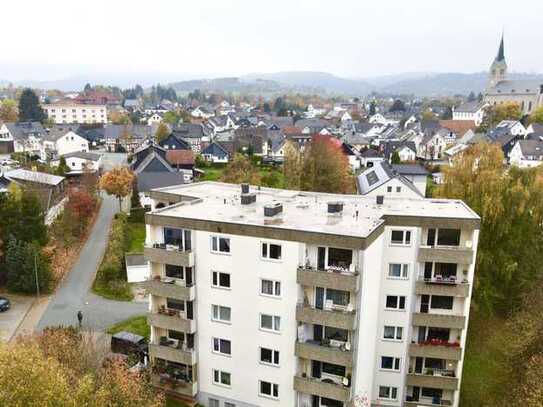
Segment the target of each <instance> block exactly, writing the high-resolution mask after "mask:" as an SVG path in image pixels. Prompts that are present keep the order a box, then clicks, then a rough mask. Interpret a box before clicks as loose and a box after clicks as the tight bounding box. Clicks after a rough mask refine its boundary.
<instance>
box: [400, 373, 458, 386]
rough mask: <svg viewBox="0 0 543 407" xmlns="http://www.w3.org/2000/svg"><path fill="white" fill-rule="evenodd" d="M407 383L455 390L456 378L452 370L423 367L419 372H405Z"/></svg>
mask: <svg viewBox="0 0 543 407" xmlns="http://www.w3.org/2000/svg"><path fill="white" fill-rule="evenodd" d="M407 385H408V386H417V387H429V388H433V389H443V390H457V389H458V378H457V377H456V375H455V372H454V371H452V370H447V369H431V368H424V369H422V371H421V372H420V373H419V372H414V371H410V372H409V373H408V374H407Z"/></svg>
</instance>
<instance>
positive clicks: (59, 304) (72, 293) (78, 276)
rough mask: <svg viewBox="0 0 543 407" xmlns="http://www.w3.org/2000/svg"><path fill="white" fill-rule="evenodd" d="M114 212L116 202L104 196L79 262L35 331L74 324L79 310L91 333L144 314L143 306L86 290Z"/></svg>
mask: <svg viewBox="0 0 543 407" xmlns="http://www.w3.org/2000/svg"><path fill="white" fill-rule="evenodd" d="M117 210H118V202H117V201H116V199H115V198H111V197H109V196H104V199H103V201H102V207H101V209H100V212H99V214H98V218H97V219H96V223H95V225H94V228H93V230H92V232H91V235H90V236H89V238H88V240H87V242H86V243H85V245H84V246H83V249H82V250H81V254H80V256H79V260H78V261H77V263H76V264H75V265H74V267H73V268H72V271H71V272H70V273H69V274H68V276H67V278H66V279H65V280H64V281H63V282H62V283H61V285H60V287H59V288H58V289H57V291H56V293H55V294H54V295H53V298H52V299H51V301H50V302H49V305H48V307H47V309H46V311H45V313H44V314H43V315H42V318H41V320H40V322H39V323H38V326H37V329H38V330H41V329H43V328H45V327H48V326H58V325H64V326H66V325H77V312H78V311H79V310H81V311H82V312H83V327H84V328H86V329H90V330H103V329H105V328H107V327H109V326H110V325H113V324H114V323H116V322H120V321H122V320H125V319H127V318H130V317H132V316H135V315H141V314H144V313H145V312H146V311H147V308H148V305H147V304H146V303H132V302H124V301H111V300H106V299H104V298H102V297H100V296H97V295H95V294H93V293H91V292H90V291H89V290H90V287H91V285H92V282H93V280H94V275H95V273H96V270H97V268H98V266H99V264H100V262H101V260H102V256H103V253H104V251H105V249H106V243H107V236H108V232H109V227H110V224H111V221H112V219H113V216H114V214H115V213H116V212H117Z"/></svg>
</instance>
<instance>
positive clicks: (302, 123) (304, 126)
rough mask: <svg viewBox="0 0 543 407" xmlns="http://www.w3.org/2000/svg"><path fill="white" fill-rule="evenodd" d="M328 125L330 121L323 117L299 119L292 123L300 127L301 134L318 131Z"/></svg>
mask: <svg viewBox="0 0 543 407" xmlns="http://www.w3.org/2000/svg"><path fill="white" fill-rule="evenodd" d="M329 125H330V123H329V122H328V121H326V120H323V119H300V120H298V121H296V123H294V126H295V127H297V128H298V129H300V130H301V132H302V133H303V134H315V133H320V132H321V131H322V130H324V129H326V128H327V127H328V126H329Z"/></svg>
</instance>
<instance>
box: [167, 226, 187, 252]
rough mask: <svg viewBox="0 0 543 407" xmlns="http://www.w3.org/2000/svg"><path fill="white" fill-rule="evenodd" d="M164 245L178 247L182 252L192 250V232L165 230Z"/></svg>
mask: <svg viewBox="0 0 543 407" xmlns="http://www.w3.org/2000/svg"><path fill="white" fill-rule="evenodd" d="M164 243H165V244H167V245H173V246H177V247H179V249H180V250H191V247H192V244H191V243H192V242H191V233H190V230H183V229H175V228H164Z"/></svg>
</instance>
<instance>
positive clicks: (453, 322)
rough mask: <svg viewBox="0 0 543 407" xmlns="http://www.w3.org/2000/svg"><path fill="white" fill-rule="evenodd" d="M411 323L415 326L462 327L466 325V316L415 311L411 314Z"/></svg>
mask: <svg viewBox="0 0 543 407" xmlns="http://www.w3.org/2000/svg"><path fill="white" fill-rule="evenodd" d="M412 323H413V325H415V326H431V327H435V328H450V329H464V328H465V327H466V317H465V316H463V315H443V314H426V313H421V312H416V313H414V314H413V322H412Z"/></svg>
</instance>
